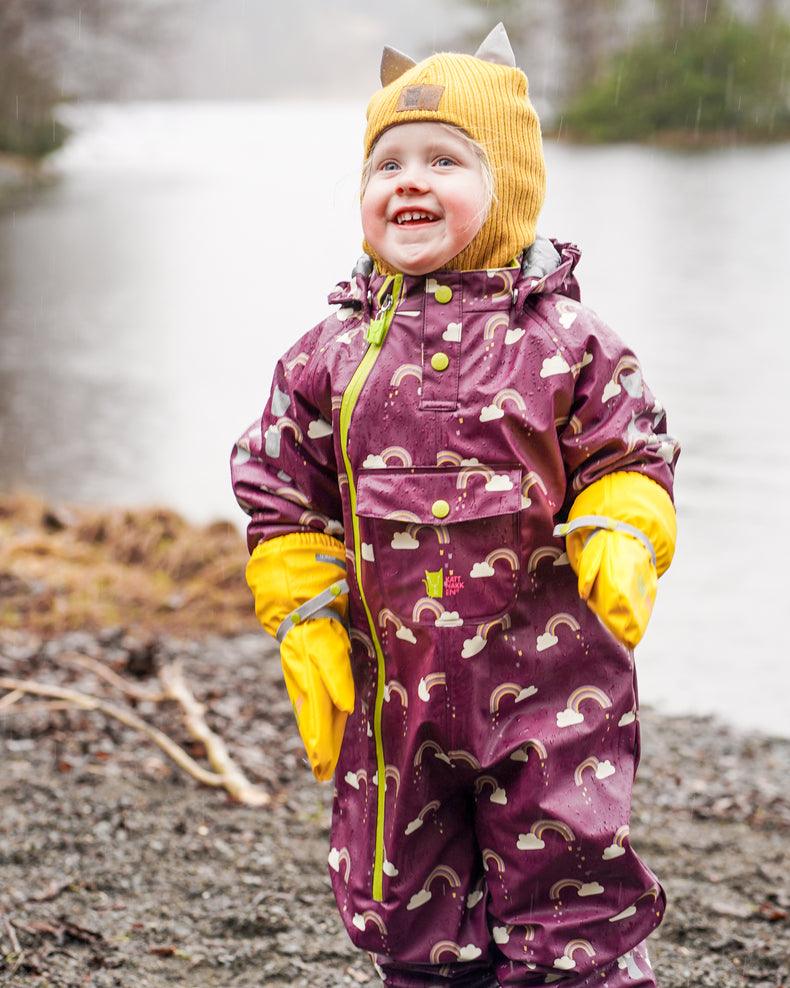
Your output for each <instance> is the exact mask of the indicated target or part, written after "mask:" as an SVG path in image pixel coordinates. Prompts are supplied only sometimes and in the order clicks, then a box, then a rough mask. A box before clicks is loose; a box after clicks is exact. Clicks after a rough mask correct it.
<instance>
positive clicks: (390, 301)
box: [365, 275, 403, 346]
mask: <svg viewBox="0 0 790 988" xmlns="http://www.w3.org/2000/svg"><path fill="white" fill-rule="evenodd" d="M402 281H403V277H402V275H396V276H395V279H394V284H393V285H392V291H390V290H389V287H390V284H392V282H393V279H392V278H387V280H386V281H385V282H384V284H383V285H382V286H381V291H380V292H379V314H378V315H377V316H376V318H375V319H371V320H370V325H369V326H368V328H367V330H366V331H365V339H366V340H367V341H368V343H370V344H372V345H373V346H381V344H382V343H383V342H384V338H385V337H386V335H387V330H388V329H389V328H390V323H391V322H392V317H393V316H394V315H395V303H396V300H397V297H398V295H399V294H400V287H401V282H402Z"/></svg>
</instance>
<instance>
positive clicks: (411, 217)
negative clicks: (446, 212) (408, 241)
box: [395, 209, 436, 226]
mask: <svg viewBox="0 0 790 988" xmlns="http://www.w3.org/2000/svg"><path fill="white" fill-rule="evenodd" d="M395 222H396V223H397V224H398V226H403V225H404V224H405V223H434V222H436V217H435V216H434V215H433V213H426V212H424V211H423V210H421V209H411V210H405V211H404V212H402V213H398V215H397V216H396V217H395Z"/></svg>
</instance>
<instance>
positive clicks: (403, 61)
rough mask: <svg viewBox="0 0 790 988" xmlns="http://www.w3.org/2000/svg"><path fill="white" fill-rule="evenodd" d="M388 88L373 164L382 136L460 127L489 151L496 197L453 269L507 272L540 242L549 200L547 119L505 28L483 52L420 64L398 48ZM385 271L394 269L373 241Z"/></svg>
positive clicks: (370, 114)
mask: <svg viewBox="0 0 790 988" xmlns="http://www.w3.org/2000/svg"><path fill="white" fill-rule="evenodd" d="M381 75H382V79H381V81H382V83H383V84H384V88H383V89H380V90H379V91H378V92H377V93H376V94H375V95H374V96H373V98H372V99H371V101H370V103H369V104H368V110H367V129H366V131H365V143H364V147H365V161H367V159H368V157H369V156H370V151H371V148H372V147H373V144H374V143H375V141H376V139H377V138H378V136H379V135H380V134H381V133H382V131H384V130H386V129H387V128H388V127H392V126H394V125H396V124H402V123H413V122H414V121H418V120H426V121H432V122H434V123H448V124H454V125H455V126H456V127H460V128H461V129H462V130H465V131H466V133H467V134H469V136H470V137H472V138H473V139H474V140H475V141H477V143H478V144H480V145H481V146H482V147H483V149H484V150H485V152H486V154H487V156H488V160H489V163H490V165H491V170H492V172H493V175H494V183H495V199H494V201H493V202H492V204H491V209H490V211H489V214H488V217H487V219H486V221H485V222H484V224H483V226H482V227H481V229H480V231H479V232H478V233H477V235H476V236H475V238H474V240H472V242H471V243H470V244H469V245H468V246H467V247H465V248H464V250H462V251H461V253H460V254H457V255H456V256H455V257H454V258H453V259H452V260H451V261H449V262H448V263H447V264H446V265H445V267H447V268H452V269H455V270H459V271H472V270H479V269H483V268H499V267H506V266H508V265H509V264H512V263H513V260H514V258H516V257H517V256H518V254H520V253H521V251H522V250H524V249H525V248H526V247H529V245H530V244H531V243H532V242H533V240H534V239H535V227H536V224H537V220H538V214H539V213H540V210H541V207H542V206H543V201H544V199H545V195H546V166H545V162H544V160H543V145H542V141H541V134H540V122H539V120H538V115H537V113H536V112H535V110H534V108H533V106H532V104H531V103H530V101H529V96H528V94H527V77H526V76H525V75H524V73H523V72H522V71H521V70H520V69H518V68H516V66H515V58H514V56H513V51H512V48H511V47H510V42H509V41H508V39H507V34H506V33H505V29H504V27H503V26H502V25H501V24H499V25H497V27H495V28H494V30H493V31H492V32H491V34H490V35H489V36H488V37H487V38H486V40H485V41H484V42H483V44H482V45H481V47H480V49H479V51H478V52H477V54H476V55H458V54H453V53H442V54H438V55H432V56H431V57H430V58H426V59H425V60H424V61H422V62H419V63H418V64H415V63H414V62H413V61H412V60H411V59H409V58H408V57H407V56H405V55H401V54H400V53H399V52H395V51H394V50H392V49H385V51H384V57H383V59H382V72H381ZM364 249H365V252H366V253H368V254H369V255H370V256H371V257H373V259H374V260H375V262H376V266H377V267H378V269H379V271H381V272H382V273H386V274H392V273H393V270H392V268H391V267H390V266H389V265H388V264H387V263H386V261H384V260H383V258H381V257H379V256H378V255H377V254H376V253H375V252H374V251H373V250H372V248H371V247H370V245H369V244H368V243H367V242H365V244H364Z"/></svg>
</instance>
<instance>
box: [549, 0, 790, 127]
mask: <svg viewBox="0 0 790 988" xmlns="http://www.w3.org/2000/svg"><path fill="white" fill-rule="evenodd" d="M704 6H705V4H704V3H702V0H701V2H700V4H699V5H697V4H693V3H689V2H688V0H687V2H686V4H685V5H684V7H685V18H684V19H683V23H682V24H681V23H680V19H679V18H677V17H676V13H677V10H676V7H677V5H675V4H673V3H670V2H667V3H662V8H663V11H662V13H663V19H662V20H661V22H660V24H659V27H658V29H656V28H655V27H654V28H652V29H651V30H649V31H648V32H646V33H645V34H644V35H643V37H642V38H641V39H639V40H638V41H637V42H636V43H635V44H634V45H633V46H632V47H630V48H628V49H625V50H623V51H621V52H619V53H618V54H617V55H615V56H614V57H613V58H612V60H611V63H610V65H609V68H608V71H607V73H606V74H605V76H604V77H603V78H602V80H601V81H600V83H598V84H597V85H595V86H593V87H592V88H590V89H589V90H587V91H586V92H583V93H581V94H580V95H579V96H577V97H575V98H574V99H571V100H569V101H568V103H567V104H566V105H565V106H564V107H563V109H562V120H561V128H562V130H563V131H564V132H565V133H566V134H568V135H570V136H571V137H574V138H578V139H582V140H593V141H620V140H644V139H649V138H654V137H656V136H659V137H663V138H664V139H668V138H669V139H673V140H675V141H683V142H686V143H688V142H690V141H694V142H699V141H704V142H709V141H721V140H777V139H786V138H787V137H789V136H790V24H788V22H787V21H785V20H783V19H781V18H780V17H779V16H778V15H777V14H776V13H775V12H772V11H770V10H767V11H764V12H763V13H762V14H761V15H760V16H759V17H758V18H757V19H756V20H754V21H752V22H746V21H744V20H741V19H740V18H738V17H736V16H735V14H734V13H733V11H732V10H731V8H730V7H729V5H728V4H727V3H726V2H725V0H717V2H714V0H708V3H707V12H706V13H705V12H704V11H703V9H702V8H703V7H704Z"/></svg>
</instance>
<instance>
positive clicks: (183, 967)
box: [0, 632, 790, 988]
mask: <svg viewBox="0 0 790 988" xmlns="http://www.w3.org/2000/svg"><path fill="white" fill-rule="evenodd" d="M86 655H87V656H91V657H93V658H96V659H100V660H101V661H103V662H105V663H106V664H108V665H109V666H110V667H111V668H113V669H115V670H116V671H118V672H119V673H121V674H123V675H124V676H125V677H127V678H128V679H129V680H130V681H131V682H133V683H134V685H135V687H136V688H137V689H138V690H140V691H153V690H154V689H155V688H156V685H157V679H156V675H155V669H156V667H157V666H158V665H159V664H160V663H165V662H169V661H171V660H173V659H176V658H180V659H181V660H183V663H184V674H185V678H186V680H187V682H188V684H189V685H190V687H191V689H192V690H193V692H194V693H195V694H196V696H197V697H198V698H199V699H200V700H202V701H203V702H204V703H205V704H206V706H207V708H208V713H207V714H206V719H207V721H208V723H209V724H210V726H211V727H212V728H213V729H214V731H215V732H216V733H217V734H219V735H221V736H222V737H223V738H224V739H225V741H226V743H227V745H228V747H229V749H230V752H231V754H232V756H233V757H234V759H235V760H236V762H237V763H238V764H239V766H240V767H241V768H242V769H243V771H244V772H245V773H246V775H247V777H248V778H249V779H250V781H252V782H254V783H255V784H256V785H257V786H258V787H259V788H261V789H263V790H265V792H266V793H267V794H268V795H269V796H270V798H271V803H270V805H268V806H264V807H260V808H253V807H249V806H244V805H240V804H239V803H238V802H236V801H234V800H233V799H232V798H231V797H229V796H228V794H227V793H226V792H225V791H224V790H223V789H214V788H209V787H207V786H205V785H201V784H199V783H198V782H196V781H195V780H194V779H192V778H191V777H190V776H189V775H188V774H186V773H185V772H184V771H183V770H181V769H180V768H178V767H176V766H175V765H174V764H173V763H172V762H171V761H170V760H169V759H168V758H167V756H165V755H164V753H163V752H162V751H161V750H160V749H159V748H158V747H156V746H155V745H153V744H152V743H151V742H150V741H148V740H147V739H146V738H144V737H142V736H141V735H140V734H139V733H138V732H136V731H134V730H132V729H130V728H128V727H125V726H123V725H121V724H119V723H117V722H114V721H113V720H111V719H109V718H107V717H105V716H104V715H102V714H99V713H95V712H86V711H81V710H75V709H73V708H63V707H61V706H60V705H58V704H55V705H54V706H53V705H52V704H51V703H50V702H48V701H46V702H45V701H43V700H41V699H40V698H32V697H31V698H28V699H25V700H20V701H19V702H18V703H15V704H13V706H6V707H5V708H4V709H1V710H0V758H2V766H3V767H2V773H1V774H0V790H2V795H0V874H1V876H2V885H1V886H0V910H2V913H1V914H0V944H2V949H1V950H0V954H1V955H2V956H1V957H0V985H15V986H20V988H21V986H28V985H29V986H31V988H33V986H51V988H76V986H91V988H93V986H95V988H109V986H124V988H159V986H164V985H181V986H185V988H203V986H214V985H216V986H226V988H230V986H239V988H241V986H250V988H251V986H255V988H261V986H266V988H276V986H286V985H288V986H291V988H297V986H304V988H336V986H341V985H342V986H347V985H352V986H353V985H356V986H360V985H361V986H372V985H374V984H376V983H377V980H376V978H375V976H374V975H373V972H372V969H371V967H370V965H369V962H368V961H367V958H365V957H364V956H358V955H357V954H356V952H355V951H354V949H353V948H352V947H351V945H350V943H349V942H348V941H347V939H346V936H345V933H344V931H343V930H342V928H341V925H340V921H339V918H338V917H337V916H336V914H335V911H334V907H333V900H332V897H331V894H330V890H329V882H328V878H327V866H326V853H327V849H328V822H329V804H330V799H331V789H330V787H329V786H326V785H323V786H321V785H318V784H317V783H314V782H313V780H312V776H311V774H310V773H309V770H308V769H307V768H306V767H305V764H304V761H303V758H302V754H301V748H300V744H299V740H298V737H297V734H296V731H295V728H294V727H293V724H292V715H291V711H290V706H289V703H288V699H287V696H286V695H285V693H284V690H283V689H282V686H281V684H280V678H279V669H278V661H277V656H276V653H275V651H274V649H273V648H272V647H271V645H270V643H269V640H268V639H267V638H266V637H265V636H264V635H263V634H260V635H257V634H251V635H245V636H242V637H238V638H234V639H221V638H206V639H204V640H201V641H193V642H181V643H179V642H175V641H172V640H162V639H159V640H148V641H140V640H139V639H129V638H128V637H127V638H124V637H123V636H122V635H121V634H120V633H117V632H116V633H115V634H113V633H112V632H108V633H107V634H106V635H105V636H104V641H101V640H98V639H97V638H95V637H92V636H89V635H87V634H83V633H72V634H70V635H66V636H64V637H61V638H58V639H52V640H49V641H47V642H41V641H39V640H37V639H35V638H31V637H27V636H25V635H24V634H20V633H17V634H15V635H13V636H10V637H9V636H5V641H4V642H3V643H2V645H0V676H5V677H8V676H17V677H18V676H26V677H34V678H35V679H36V680H37V681H39V682H45V683H50V684H51V683H57V684H60V685H63V686H68V687H71V688H72V689H76V690H79V691H81V692H85V693H91V694H93V695H104V696H108V697H112V698H113V700H114V701H116V702H119V701H121V702H127V703H129V702H132V701H130V700H129V698H128V697H126V698H123V697H119V691H118V690H117V689H115V688H114V687H112V686H110V685H109V684H107V683H105V682H104V680H101V679H98V678H97V676H96V675H95V674H94V673H93V672H92V671H90V670H86V668H85V667H84V665H82V664H79V662H78V661H77V660H78V659H79V657H80V656H83V657H84V656H86ZM132 706H133V707H134V708H135V710H136V712H137V713H138V714H139V715H140V716H142V717H144V718H145V719H146V720H147V721H149V722H151V723H154V724H157V725H158V726H159V727H160V728H161V729H162V730H164V731H166V732H167V733H168V734H169V735H170V736H171V737H172V738H174V739H175V740H176V741H178V742H179V743H181V744H182V745H184V746H185V747H186V748H187V749H188V750H191V752H192V754H193V755H195V757H196V758H197V759H198V760H199V761H201V760H202V754H203V753H202V751H201V749H200V746H199V745H197V744H195V743H194V742H193V741H192V740H191V739H190V737H189V735H188V734H187V732H186V730H185V729H184V727H183V717H182V716H181V711H180V709H179V707H178V706H177V704H175V703H173V702H172V701H166V702H164V703H162V702H150V701H146V700H135V701H133V702H132ZM642 725H643V734H644V754H643V762H642V767H641V771H640V776H639V782H638V785H637V791H636V798H635V806H634V819H633V826H632V836H633V840H634V843H635V845H636V846H637V847H638V849H639V850H640V851H641V852H642V854H643V856H644V857H645V858H646V860H647V861H648V862H649V863H650V864H651V866H652V867H653V868H654V870H655V871H657V873H658V874H659V876H660V877H661V879H662V881H663V883H664V884H665V886H666V888H667V891H668V894H669V900H670V905H669V909H668V913H667V918H666V920H665V922H664V925H663V927H662V928H661V930H660V933H659V934H658V935H657V936H655V937H654V938H653V945H652V952H651V953H652V959H653V964H654V967H655V968H656V970H657V972H658V974H659V979H660V983H661V984H662V985H663V986H664V988H680V986H686V985H696V986H703V985H711V986H714V985H715V986H717V988H728V986H736V985H751V986H754V988H763V986H765V988H777V986H780V985H786V984H788V979H789V978H790V920H788V911H789V910H790V794H789V793H788V779H790V742H787V741H776V740H770V739H767V738H762V737H756V736H744V735H741V734H736V733H734V732H732V731H730V730H728V729H727V728H726V727H724V726H722V725H719V724H716V723H714V722H712V721H709V720H687V719H674V718H672V719H670V718H666V717H660V716H657V715H656V714H654V713H651V712H650V711H645V712H643V715H642Z"/></svg>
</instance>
